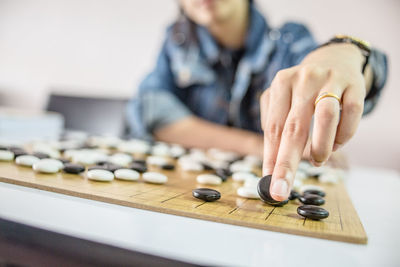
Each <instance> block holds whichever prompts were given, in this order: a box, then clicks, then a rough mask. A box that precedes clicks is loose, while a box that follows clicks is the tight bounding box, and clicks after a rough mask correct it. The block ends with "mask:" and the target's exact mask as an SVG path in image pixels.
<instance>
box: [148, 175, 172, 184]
mask: <svg viewBox="0 0 400 267" xmlns="http://www.w3.org/2000/svg"><path fill="white" fill-rule="evenodd" d="M142 177H143V180H144V181H145V182H147V183H152V184H165V183H166V182H168V177H167V176H166V175H164V174H162V173H159V172H145V173H143V175H142Z"/></svg>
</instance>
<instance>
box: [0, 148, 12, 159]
mask: <svg viewBox="0 0 400 267" xmlns="http://www.w3.org/2000/svg"><path fill="white" fill-rule="evenodd" d="M12 160H14V152H12V151H8V150H0V161H12Z"/></svg>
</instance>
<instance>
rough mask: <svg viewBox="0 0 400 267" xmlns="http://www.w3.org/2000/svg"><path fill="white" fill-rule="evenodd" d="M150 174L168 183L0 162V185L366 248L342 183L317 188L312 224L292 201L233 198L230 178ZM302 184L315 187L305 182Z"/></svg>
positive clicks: (177, 172) (308, 181)
mask: <svg viewBox="0 0 400 267" xmlns="http://www.w3.org/2000/svg"><path fill="white" fill-rule="evenodd" d="M150 170H152V171H158V172H162V173H164V174H166V175H167V176H168V178H169V180H168V182H167V183H166V184H164V185H155V184H148V183H145V182H144V181H143V180H142V179H140V180H139V181H136V182H130V181H120V180H114V181H112V182H96V181H91V180H88V179H87V178H86V177H85V174H82V175H73V174H66V173H57V174H40V173H36V172H34V171H33V170H32V169H31V168H28V167H21V166H17V165H15V164H14V163H5V162H0V182H5V183H11V184H16V185H22V186H26V187H31V188H37V189H41V190H46V191H51V192H56V193H60V194H66V195H71V196H75V197H81V198H86V199H92V200H97V201H103V202H107V203H112V204H116V205H122V206H128V207H133V208H139V209H145V210H151V211H156V212H162V213H168V214H174V215H180V216H186V217H191V218H197V219H202V220H209V221H214V222H220V223H226V224H233V225H239V226H245V227H252V228H258V229H263V230H269V231H277V232H282V233H288V234H295V235H303V236H309V237H316V238H323V239H330V240H336V241H343V242H351V243H358V244H366V243H367V235H366V233H365V231H364V228H363V226H362V224H361V221H360V219H359V217H358V215H357V213H356V211H355V209H354V207H353V205H352V203H351V200H350V198H349V196H348V194H347V192H346V189H345V187H344V185H343V183H342V182H340V183H339V184H336V185H326V184H321V185H320V186H322V187H323V188H324V189H325V192H326V194H327V195H326V197H325V200H326V203H325V204H324V205H323V206H322V207H323V208H325V209H327V210H328V211H329V213H330V216H329V217H328V218H327V219H324V220H321V221H314V220H310V219H305V218H303V217H301V216H299V215H298V214H297V211H296V210H297V207H298V206H299V205H300V203H299V202H298V200H295V201H290V202H289V204H287V205H285V206H283V207H273V206H270V205H268V204H265V203H263V202H262V201H260V200H251V199H245V198H241V197H239V196H237V194H236V190H237V188H238V187H240V186H241V184H239V183H237V182H234V181H232V179H228V181H227V182H224V183H222V184H221V185H219V186H204V185H199V184H197V183H196V176H197V174H198V173H191V172H185V171H182V170H180V169H179V168H178V169H177V170H174V171H164V170H160V169H158V168H157V167H150ZM306 182H307V183H310V184H317V182H316V181H315V180H313V179H311V178H310V179H307V180H306ZM200 187H208V188H213V189H216V190H218V191H219V192H221V195H222V197H221V199H220V200H218V201H215V202H204V201H202V200H199V199H196V198H194V197H193V196H192V189H194V188H200Z"/></svg>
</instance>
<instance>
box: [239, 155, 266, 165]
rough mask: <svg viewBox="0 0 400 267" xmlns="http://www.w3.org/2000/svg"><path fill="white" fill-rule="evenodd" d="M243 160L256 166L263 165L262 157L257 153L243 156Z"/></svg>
mask: <svg viewBox="0 0 400 267" xmlns="http://www.w3.org/2000/svg"><path fill="white" fill-rule="evenodd" d="M243 160H244V161H246V162H249V163H251V164H253V165H256V166H261V165H262V159H261V158H260V157H258V156H255V155H247V156H245V157H244V158H243Z"/></svg>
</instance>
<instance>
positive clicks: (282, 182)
mask: <svg viewBox="0 0 400 267" xmlns="http://www.w3.org/2000/svg"><path fill="white" fill-rule="evenodd" d="M271 191H272V192H271V193H272V194H274V195H277V196H282V197H286V196H287V195H288V194H289V185H288V183H287V181H286V179H279V180H277V181H275V183H274V184H273V185H272V189H271Z"/></svg>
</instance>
